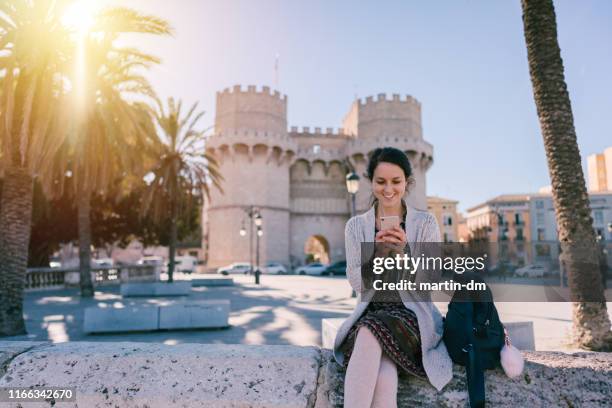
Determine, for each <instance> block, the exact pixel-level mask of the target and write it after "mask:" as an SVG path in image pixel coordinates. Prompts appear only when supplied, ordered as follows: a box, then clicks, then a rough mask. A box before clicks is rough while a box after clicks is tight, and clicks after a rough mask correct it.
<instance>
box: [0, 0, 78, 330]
mask: <svg viewBox="0 0 612 408" xmlns="http://www.w3.org/2000/svg"><path fill="white" fill-rule="evenodd" d="M66 6H67V2H66V1H55V2H46V1H37V2H35V1H32V0H13V1H11V2H5V1H3V2H0V85H1V87H2V90H1V91H0V157H1V160H0V167H2V171H3V174H4V183H3V189H2V195H1V197H0V231H2V233H1V234H0V298H1V299H2V301H1V302H0V336H2V335H16V334H24V333H25V324H24V321H23V286H24V281H25V273H26V266H27V258H28V243H29V238H30V227H31V225H30V224H31V216H32V195H33V180H34V178H35V177H37V176H39V177H40V178H41V180H42V181H46V180H47V178H46V177H45V176H46V175H47V174H51V173H52V172H51V171H49V167H50V166H51V164H52V162H53V160H52V157H53V155H54V154H55V152H56V151H57V148H58V146H59V145H61V142H62V136H63V134H64V132H63V129H64V128H65V123H64V122H62V121H63V119H65V118H66V116H65V115H64V114H63V113H62V111H61V109H62V106H63V104H62V99H63V96H64V93H65V92H64V91H65V75H64V74H65V72H66V61H67V55H68V54H69V53H70V52H71V49H70V42H69V41H68V32H67V31H66V30H65V29H64V28H63V27H62V25H61V24H60V17H61V16H62V15H63V12H64V10H65V7H66ZM43 185H44V186H45V187H48V184H43Z"/></svg>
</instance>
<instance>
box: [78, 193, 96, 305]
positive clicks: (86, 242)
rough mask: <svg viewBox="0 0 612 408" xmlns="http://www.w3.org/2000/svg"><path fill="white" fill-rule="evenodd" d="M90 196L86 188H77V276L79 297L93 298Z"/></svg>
mask: <svg viewBox="0 0 612 408" xmlns="http://www.w3.org/2000/svg"><path fill="white" fill-rule="evenodd" d="M90 215H91V194H90V193H89V192H88V191H87V188H84V187H79V193H78V221H79V275H80V279H79V281H80V287H81V297H93V295H94V289H93V284H92V281H91V219H90Z"/></svg>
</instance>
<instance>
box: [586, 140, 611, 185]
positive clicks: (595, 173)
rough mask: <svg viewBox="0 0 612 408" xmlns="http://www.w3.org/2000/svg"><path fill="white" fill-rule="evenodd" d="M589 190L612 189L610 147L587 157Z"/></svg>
mask: <svg viewBox="0 0 612 408" xmlns="http://www.w3.org/2000/svg"><path fill="white" fill-rule="evenodd" d="M587 174H588V182H587V187H588V190H589V191H609V190H612V147H608V148H607V149H605V150H604V151H603V153H596V154H591V155H590V156H588V157H587Z"/></svg>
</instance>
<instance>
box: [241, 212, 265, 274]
mask: <svg viewBox="0 0 612 408" xmlns="http://www.w3.org/2000/svg"><path fill="white" fill-rule="evenodd" d="M244 212H245V215H246V216H247V217H249V221H250V234H249V269H250V273H253V224H254V225H255V226H256V227H257V231H256V234H255V238H256V251H257V255H256V258H257V269H256V270H255V283H256V284H259V274H260V272H259V237H261V236H262V235H263V230H262V228H261V226H262V223H263V217H262V216H261V213H260V212H259V208H257V207H254V206H252V205H251V206H249V207H246V208H244ZM246 234H247V230H246V228H245V226H244V220H243V221H242V228H240V236H241V237H244V236H246Z"/></svg>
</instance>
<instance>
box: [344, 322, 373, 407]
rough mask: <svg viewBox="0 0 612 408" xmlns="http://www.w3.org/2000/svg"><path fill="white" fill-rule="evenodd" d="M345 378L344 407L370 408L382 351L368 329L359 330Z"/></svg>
mask: <svg viewBox="0 0 612 408" xmlns="http://www.w3.org/2000/svg"><path fill="white" fill-rule="evenodd" d="M353 347H354V348H353V352H352V354H351V359H350V360H349V364H348V367H347V368H346V375H345V377H344V407H345V408H361V407H363V408H370V406H371V404H372V398H373V396H374V387H375V386H376V379H377V378H378V369H379V366H380V357H381V355H382V349H381V348H380V345H379V344H378V340H377V339H376V337H374V335H373V334H372V332H371V331H370V330H369V329H368V328H367V327H361V328H359V331H358V332H357V338H356V339H355V345H354V346H353Z"/></svg>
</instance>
